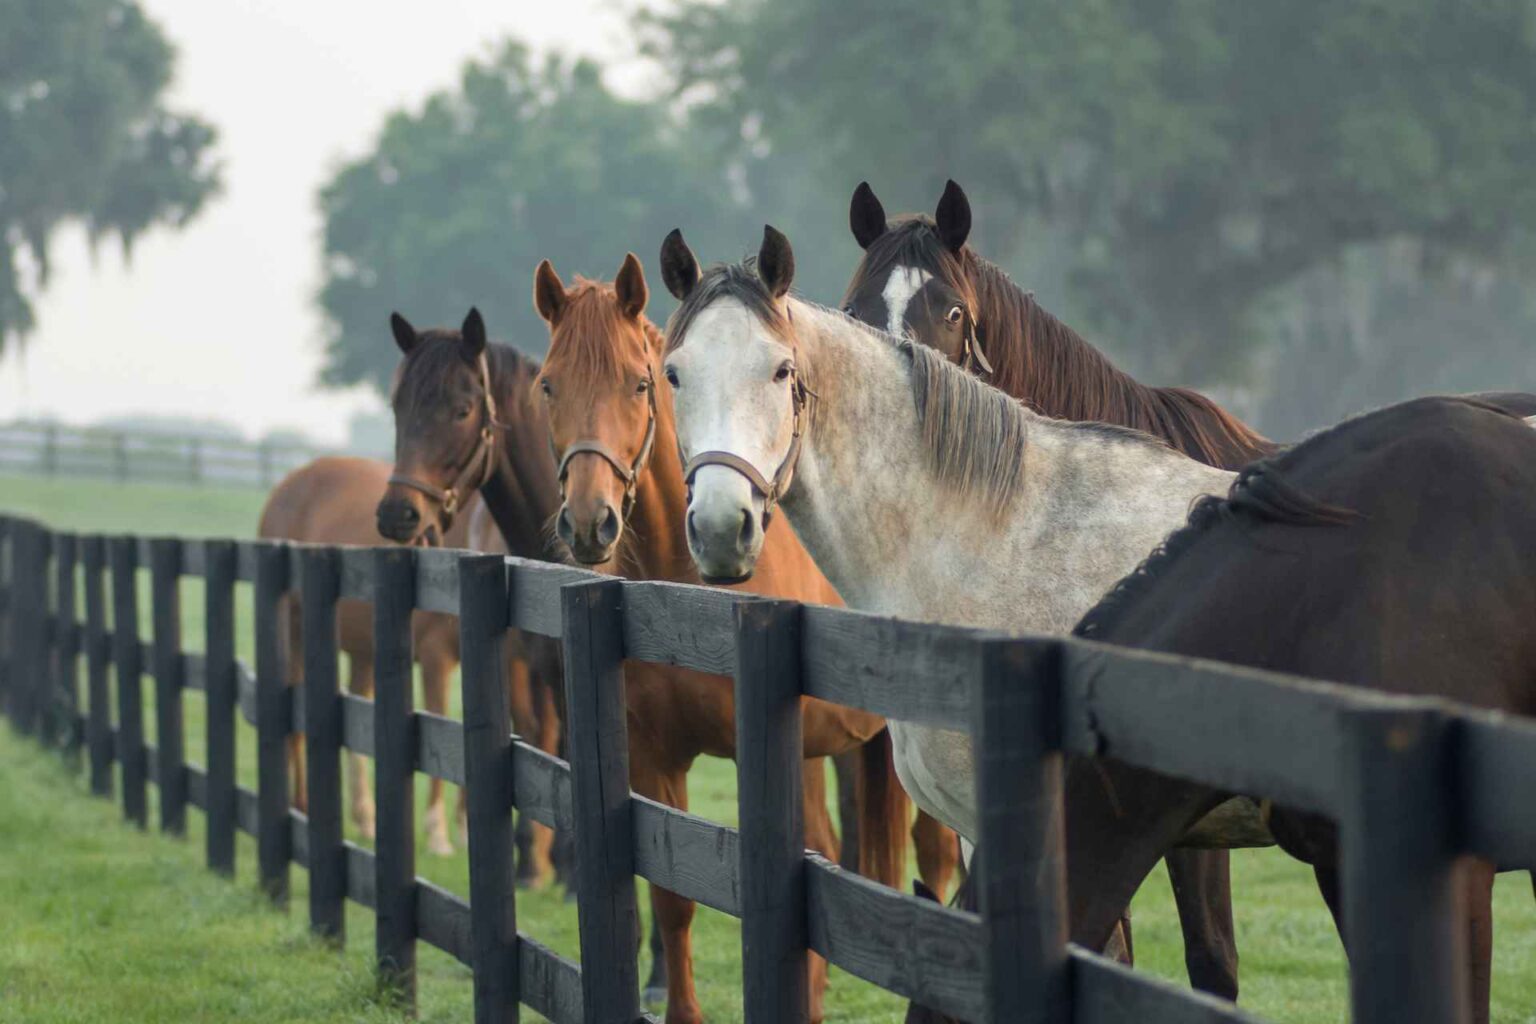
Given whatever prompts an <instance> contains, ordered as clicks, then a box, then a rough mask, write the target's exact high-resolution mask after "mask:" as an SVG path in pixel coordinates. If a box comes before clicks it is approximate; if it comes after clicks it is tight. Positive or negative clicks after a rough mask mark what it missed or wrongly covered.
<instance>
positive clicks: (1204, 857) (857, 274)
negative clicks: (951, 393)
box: [843, 181, 1278, 999]
mask: <svg viewBox="0 0 1536 1024" xmlns="http://www.w3.org/2000/svg"><path fill="white" fill-rule="evenodd" d="M848 223H849V227H850V228H851V229H852V231H853V236H854V239H855V240H856V241H857V242H858V243H859V247H860V248H861V249H863V250H864V256H863V258H862V259H861V260H860V261H859V265H858V267H857V268H856V269H855V270H854V273H853V278H852V280H851V281H850V282H849V284H848V289H847V291H846V293H845V294H844V296H843V312H845V313H847V314H849V315H850V316H853V317H855V318H857V319H859V320H862V321H864V322H865V323H867V324H869V325H870V326H872V327H876V328H879V329H880V330H883V331H886V332H888V333H890V334H892V335H895V336H897V337H911V338H913V339H915V340H916V341H919V342H921V343H922V344H924V345H927V346H929V347H930V348H934V349H937V350H938V351H940V352H943V353H944V354H945V355H946V356H947V357H948V358H949V360H950V361H951V362H954V363H958V364H959V365H961V366H963V367H965V368H966V369H969V370H971V371H972V372H974V373H976V374H978V375H979V376H981V377H982V378H983V379H985V380H986V381H987V383H989V384H991V385H992V386H993V387H996V388H997V389H999V390H1001V391H1004V392H1007V393H1008V394H1009V395H1011V396H1013V397H1014V398H1017V399H1019V400H1021V401H1023V402H1024V403H1025V404H1026V405H1028V406H1029V407H1030V408H1032V409H1034V410H1035V411H1037V412H1040V413H1043V414H1044V415H1046V416H1050V417H1052V418H1053V419H1064V420H1080V421H1093V422H1099V423H1114V424H1117V425H1119V426H1124V427H1134V428H1136V429H1138V430H1142V431H1145V432H1146V433H1149V434H1152V435H1154V436H1157V437H1161V438H1163V439H1164V440H1165V441H1167V442H1168V443H1169V444H1171V445H1173V446H1174V447H1175V448H1177V449H1178V450H1179V451H1181V452H1183V453H1184V454H1185V455H1188V456H1189V457H1191V458H1193V459H1198V460H1199V461H1201V462H1204V463H1206V464H1207V465H1211V466H1216V467H1218V468H1220V469H1233V470H1235V469H1239V468H1241V467H1243V466H1245V465H1247V464H1248V463H1250V462H1252V461H1253V460H1255V459H1259V458H1263V457H1265V456H1269V455H1273V454H1274V453H1275V452H1276V451H1277V450H1278V446H1277V445H1275V444H1274V443H1272V442H1270V441H1268V440H1266V439H1265V438H1264V437H1262V436H1260V435H1259V434H1258V433H1256V432H1254V431H1253V430H1252V429H1250V428H1249V427H1248V426H1247V425H1246V424H1244V423H1242V422H1241V421H1240V420H1238V419H1237V418H1236V417H1234V416H1232V414H1230V413H1228V412H1227V411H1226V410H1225V409H1222V408H1221V407H1220V406H1219V405H1217V404H1216V403H1215V402H1212V401H1211V400H1210V399H1208V398H1206V397H1205V396H1204V395H1201V394H1199V393H1198V392H1195V391H1191V390H1188V389H1187V388H1167V387H1151V386H1149V385H1146V384H1142V383H1141V382H1139V381H1137V380H1135V379H1133V378H1132V377H1131V376H1130V375H1128V374H1126V373H1125V372H1124V371H1122V370H1120V369H1119V368H1117V367H1116V366H1115V365H1114V364H1113V363H1111V362H1110V361H1109V359H1107V358H1106V357H1105V356H1104V355H1103V353H1101V352H1099V351H1098V350H1097V349H1095V348H1094V347H1093V346H1092V345H1090V344H1088V342H1087V341H1085V340H1084V339H1083V338H1082V336H1081V335H1079V334H1078V333H1077V332H1076V331H1074V330H1072V328H1070V327H1068V326H1067V325H1066V324H1064V323H1062V322H1061V321H1060V320H1058V319H1056V317H1054V316H1052V315H1051V313H1050V312H1049V311H1047V310H1046V309H1045V308H1044V307H1042V306H1041V305H1040V304H1039V303H1038V302H1036V301H1035V297H1034V295H1033V294H1032V293H1029V292H1026V291H1024V290H1023V289H1021V288H1019V286H1018V285H1016V284H1014V283H1013V281H1012V280H1011V279H1009V277H1008V275H1007V274H1005V273H1004V272H1003V271H1002V269H1001V268H1000V267H998V266H997V265H995V264H993V263H991V262H989V261H987V260H986V259H984V258H982V257H981V256H979V255H977V253H976V251H975V250H974V249H972V248H971V247H970V246H968V245H967V244H966V239H967V238H968V237H969V236H970V231H971V205H970V201H969V200H968V199H967V198H966V195H965V192H964V191H963V190H962V189H961V188H960V186H959V185H957V184H955V183H954V182H953V181H951V182H949V183H948V184H947V185H946V186H945V189H944V195H943V196H942V197H941V198H940V200H939V203H938V207H937V208H936V210H935V212H934V216H932V217H928V216H926V215H923V214H907V215H903V216H899V217H897V218H895V219H893V220H889V221H888V220H887V219H886V214H885V208H884V207H883V206H882V205H881V203H880V200H879V199H878V198H877V197H876V196H875V193H874V190H873V189H871V188H870V187H869V183H868V182H861V183H860V184H859V187H858V188H857V189H855V190H854V193H853V199H852V201H851V202H850V204H849V210H848ZM1167 860H1168V876H1169V880H1170V881H1171V882H1172V883H1173V891H1174V898H1175V902H1176V903H1177V905H1178V910H1179V920H1180V923H1181V924H1182V926H1183V931H1184V944H1185V965H1186V967H1187V969H1188V971H1189V979H1190V982H1191V983H1192V984H1193V985H1194V986H1195V987H1196V988H1199V989H1202V990H1204V991H1207V992H1213V993H1216V994H1217V995H1221V996H1225V997H1226V998H1228V999H1236V998H1237V941H1236V936H1235V934H1234V931H1233V926H1232V899H1231V882H1230V857H1229V855H1228V853H1227V851H1226V850H1193V849H1178V850H1173V851H1171V852H1170V853H1169V855H1168V858H1167ZM1127 935H1129V933H1128V932H1127Z"/></svg>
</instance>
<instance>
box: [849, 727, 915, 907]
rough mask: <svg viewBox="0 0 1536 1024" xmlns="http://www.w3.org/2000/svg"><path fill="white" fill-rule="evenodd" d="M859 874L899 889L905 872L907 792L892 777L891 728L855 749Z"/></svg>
mask: <svg viewBox="0 0 1536 1024" xmlns="http://www.w3.org/2000/svg"><path fill="white" fill-rule="evenodd" d="M858 782H859V785H858V796H859V874H861V875H863V876H864V877H865V878H869V879H873V880H874V881H876V882H879V883H880V884H882V885H888V886H890V887H891V888H893V889H894V888H900V887H901V884H902V879H903V877H904V876H905V875H906V871H907V817H908V813H909V811H908V803H909V801H908V800H907V791H906V790H904V789H902V788H901V782H900V781H899V780H898V779H897V778H896V759H895V756H894V754H893V752H892V750H891V731H890V730H889V729H881V730H880V731H879V732H878V733H876V734H875V735H874V736H873V737H871V738H870V739H869V741H868V742H867V743H865V744H864V745H863V746H862V747H860V748H859V775H858Z"/></svg>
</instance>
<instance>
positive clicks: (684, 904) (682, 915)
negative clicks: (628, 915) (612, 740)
mask: <svg viewBox="0 0 1536 1024" xmlns="http://www.w3.org/2000/svg"><path fill="white" fill-rule="evenodd" d="M652 742H654V741H652ZM644 749H645V747H640V748H639V749H635V748H633V747H632V748H631V751H630V753H631V759H630V781H631V785H632V786H633V787H634V790H635V792H637V793H639V794H640V795H641V796H647V797H650V798H651V799H652V800H658V801H660V802H662V803H664V804H666V805H667V806H669V807H676V808H677V809H678V810H680V811H686V810H687V809H688V775H687V772H686V771H685V770H680V769H673V770H670V771H668V770H664V769H662V768H660V767H653V766H651V765H646V764H642V763H640V762H641V761H642V760H643V757H644V756H643V751H644ZM636 754H639V755H641V756H640V757H635V756H634V755H636ZM693 913H694V906H693V901H692V900H689V899H685V898H683V897H682V896H679V895H677V894H676V893H673V892H668V891H667V890H666V889H663V888H662V887H661V886H659V885H656V884H654V883H653V884H652V885H651V915H652V917H653V918H654V920H655V921H656V924H657V927H658V928H659V929H660V931H661V944H662V950H663V952H664V954H665V960H666V964H667V1015H666V1024H703V1021H704V1011H703V1009H702V1008H700V1006H699V1000H698V996H697V995H696V994H695V992H694V984H693V938H692V935H691V929H692V927H693Z"/></svg>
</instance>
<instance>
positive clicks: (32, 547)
mask: <svg viewBox="0 0 1536 1024" xmlns="http://www.w3.org/2000/svg"><path fill="white" fill-rule="evenodd" d="M11 538H12V539H11V578H12V580H13V581H14V582H15V583H16V584H19V586H17V587H16V588H15V591H14V592H15V594H16V598H17V599H16V601H15V607H14V609H13V613H12V615H11V678H12V684H11V716H12V723H13V724H14V725H15V726H16V727H17V728H18V729H19V730H20V732H21V734H22V735H23V736H30V735H32V734H34V733H36V732H38V730H39V725H40V722H39V718H40V710H41V708H42V703H43V700H42V697H43V695H44V694H46V693H47V692H48V685H47V675H48V672H47V668H48V645H47V643H46V641H45V638H44V630H45V629H46V628H47V625H48V573H47V565H48V560H47V555H46V554H45V553H44V549H43V544H44V542H45V539H46V538H45V534H44V532H43V528H42V527H41V526H38V525H37V524H36V523H33V522H27V523H25V524H18V528H17V529H14V530H13V531H12V533H11Z"/></svg>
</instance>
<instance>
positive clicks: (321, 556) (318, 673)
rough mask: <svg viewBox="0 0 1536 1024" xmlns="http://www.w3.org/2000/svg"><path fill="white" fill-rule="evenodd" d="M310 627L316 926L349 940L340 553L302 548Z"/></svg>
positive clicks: (307, 720) (307, 699)
mask: <svg viewBox="0 0 1536 1024" xmlns="http://www.w3.org/2000/svg"><path fill="white" fill-rule="evenodd" d="M300 551H301V558H300V564H301V565H302V567H303V575H302V577H301V581H302V582H301V586H302V594H303V596H302V598H301V600H300V602H299V604H300V608H301V613H302V618H303V622H304V686H303V691H304V760H305V768H306V771H307V774H306V778H307V781H308V787H307V788H308V792H309V814H308V820H309V927H310V930H311V931H313V932H314V933H315V934H317V935H320V936H322V937H324V938H327V939H330V940H332V941H335V942H338V943H340V942H344V941H345V939H346V932H347V917H346V906H345V902H346V896H347V859H346V847H345V846H343V845H342V821H341V815H342V795H341V743H342V700H341V694H340V691H339V690H338V687H337V678H336V677H337V671H336V601H337V598H338V596H339V593H338V588H339V582H340V579H339V573H338V562H337V557H336V550H335V549H334V548H324V547H304V548H302V549H300Z"/></svg>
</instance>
